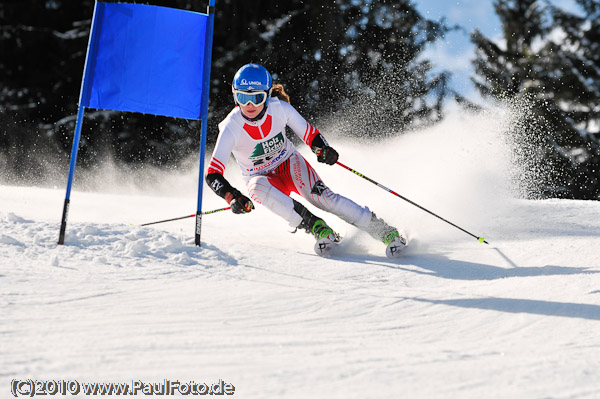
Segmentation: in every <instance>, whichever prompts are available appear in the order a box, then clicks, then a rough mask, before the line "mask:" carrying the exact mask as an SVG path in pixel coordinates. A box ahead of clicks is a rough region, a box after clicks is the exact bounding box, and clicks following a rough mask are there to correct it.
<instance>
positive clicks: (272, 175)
mask: <svg viewBox="0 0 600 399" xmlns="http://www.w3.org/2000/svg"><path fill="white" fill-rule="evenodd" d="M246 184H247V188H248V193H249V195H250V199H252V201H254V202H257V203H259V204H262V205H264V206H265V207H267V208H268V209H269V210H271V211H272V212H273V213H275V214H277V215H279V216H281V217H282V218H284V219H285V220H287V221H288V222H289V224H290V226H291V227H298V226H299V225H300V223H301V222H302V217H301V216H300V215H299V214H298V213H296V211H294V202H293V200H292V198H290V196H289V195H290V193H292V192H295V193H297V194H299V195H300V196H302V197H303V198H304V199H306V200H307V201H308V202H310V203H311V204H312V205H314V206H316V207H317V208H319V209H322V210H324V211H327V212H330V213H333V214H334V215H336V216H338V217H339V218H341V219H342V220H344V221H346V222H347V223H350V224H352V225H354V226H356V227H358V228H360V229H365V228H366V227H367V226H368V225H369V222H370V220H371V211H370V210H369V208H367V207H366V206H365V207H363V206H360V205H358V204H356V203H355V202H354V201H352V200H350V199H348V198H346V197H344V196H342V195H339V194H336V193H334V192H333V191H331V189H329V187H327V186H326V185H325V183H323V181H322V180H321V178H320V177H319V175H318V174H317V173H316V172H315V170H314V169H313V168H312V166H310V164H309V163H308V162H307V161H306V160H305V159H304V157H303V156H302V155H300V154H299V153H298V152H297V151H294V152H293V154H292V155H291V156H290V157H289V158H288V159H287V160H286V161H285V162H283V163H282V164H281V165H279V166H278V167H277V168H276V169H275V170H273V171H271V172H269V173H268V174H265V175H260V176H253V177H251V178H248V179H247V181H246Z"/></svg>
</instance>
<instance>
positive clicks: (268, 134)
mask: <svg viewBox="0 0 600 399" xmlns="http://www.w3.org/2000/svg"><path fill="white" fill-rule="evenodd" d="M232 91H233V99H234V102H235V104H236V107H235V108H234V109H233V110H232V111H231V112H230V113H229V115H227V117H226V118H225V119H224V120H223V121H222V122H221V123H220V124H219V137H218V139H217V143H216V146H215V149H214V151H213V155H212V158H211V160H210V163H209V167H208V170H207V173H206V182H207V184H208V185H209V186H210V187H211V189H212V190H213V191H214V192H215V193H216V194H217V195H219V196H220V197H222V198H224V199H225V201H227V203H228V204H230V206H231V210H232V211H233V212H234V213H236V214H239V213H248V212H250V211H251V210H252V209H254V204H253V201H254V202H257V203H259V204H262V205H264V206H265V207H267V208H268V209H269V210H271V211H272V212H274V213H275V214H277V215H279V216H281V217H282V218H284V219H285V220H286V221H288V223H289V224H290V226H291V227H292V228H296V229H298V228H300V229H304V230H306V232H307V233H312V234H313V235H314V236H315V238H316V239H317V242H316V243H315V252H316V253H317V254H318V255H321V256H327V255H328V254H329V252H330V250H331V249H332V248H333V246H334V245H335V244H336V243H338V242H339V241H340V236H339V235H338V234H337V233H335V232H334V231H333V230H332V229H331V227H329V226H328V225H327V223H325V221H324V220H322V219H320V218H318V217H317V216H315V215H313V214H312V213H311V212H310V211H309V210H308V209H307V208H306V207H305V206H304V205H302V204H301V203H300V202H298V201H296V200H295V199H292V198H291V197H290V196H289V195H290V193H292V192H295V193H297V194H299V195H300V196H302V197H303V198H304V199H305V200H307V201H308V202H309V203H311V204H312V205H314V206H316V207H317V208H319V209H322V210H324V211H327V212H330V213H333V214H334V215H336V216H338V217H340V218H341V219H343V220H344V221H346V222H347V223H350V224H352V225H354V226H356V227H358V228H359V229H362V230H364V231H366V232H367V233H369V234H370V235H371V236H372V237H374V238H375V239H377V240H379V241H382V242H383V243H385V245H387V248H386V254H387V256H388V257H390V258H395V257H397V256H398V255H399V254H400V252H401V251H402V250H403V249H404V248H405V246H406V239H405V238H404V237H403V236H402V235H401V234H400V233H399V232H398V230H397V229H395V228H394V227H392V226H389V225H388V224H387V223H385V222H384V221H383V220H382V219H380V218H378V217H377V216H375V214H374V213H373V212H371V211H370V210H369V208H367V207H366V206H365V207H363V206H360V205H358V204H356V203H355V202H353V201H352V200H350V199H348V198H346V197H343V196H341V195H339V194H336V193H334V192H333V191H331V189H330V188H329V187H328V186H326V185H325V183H324V182H323V181H322V180H321V178H320V177H319V175H318V174H317V173H316V172H315V170H314V169H313V168H312V167H311V165H310V164H309V163H308V162H307V161H306V160H305V159H304V157H303V156H302V155H300V154H299V153H298V151H297V150H296V148H295V147H294V145H293V144H292V142H291V141H290V140H288V139H287V138H286V134H285V127H286V126H289V127H290V128H291V129H292V130H293V131H294V133H295V134H296V135H298V137H300V138H301V139H302V140H303V141H304V142H305V143H306V144H307V145H308V146H309V147H310V148H311V150H312V151H313V152H314V153H315V154H316V155H317V161H318V162H322V163H326V164H328V165H333V164H335V163H336V162H337V160H338V153H337V151H336V150H334V149H333V148H332V147H331V146H330V145H329V144H328V143H327V141H325V138H324V137H323V135H322V134H321V133H320V132H319V131H318V130H317V129H316V128H315V127H314V126H312V125H311V124H309V123H308V122H307V121H306V120H305V119H304V118H303V117H302V116H301V115H300V114H299V113H298V111H296V109H294V107H292V106H291V105H290V104H289V96H288V95H287V94H286V93H285V91H284V90H283V86H282V85H280V84H275V85H274V84H273V82H272V78H271V74H270V73H269V72H268V71H267V70H266V69H265V68H264V67H263V66H261V65H258V64H247V65H244V66H243V67H241V68H240V69H239V70H238V71H237V73H236V74H235V76H234V78H233V85H232ZM231 154H233V156H234V157H235V159H236V161H237V163H238V165H239V166H240V168H241V170H242V177H243V179H244V181H245V182H246V186H247V190H248V195H249V196H250V197H249V198H248V197H247V196H246V195H244V194H242V193H241V192H240V191H239V190H237V189H235V188H234V187H232V186H231V184H229V182H228V181H227V180H226V179H225V177H224V174H225V166H226V165H227V161H228V160H229V157H230V155H231Z"/></svg>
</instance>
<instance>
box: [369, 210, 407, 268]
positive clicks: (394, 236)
mask: <svg viewBox="0 0 600 399" xmlns="http://www.w3.org/2000/svg"><path fill="white" fill-rule="evenodd" d="M366 231H367V233H369V234H370V235H371V237H373V238H375V239H376V240H379V241H381V242H383V243H384V244H385V245H386V248H385V255H386V256H387V257H388V258H390V259H395V258H398V257H399V256H400V255H401V253H402V251H404V249H405V248H406V245H407V242H406V238H405V237H404V236H403V235H402V234H400V233H399V232H398V230H397V229H396V228H394V227H392V226H390V225H389V224H387V223H386V222H384V221H383V219H379V218H378V217H377V216H376V215H375V213H373V212H372V213H371V222H370V223H369V227H367V229H366Z"/></svg>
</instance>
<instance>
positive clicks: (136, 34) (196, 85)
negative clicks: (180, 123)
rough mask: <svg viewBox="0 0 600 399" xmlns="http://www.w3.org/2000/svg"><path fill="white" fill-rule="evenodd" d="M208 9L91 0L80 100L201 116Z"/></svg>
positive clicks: (90, 105)
mask: <svg viewBox="0 0 600 399" xmlns="http://www.w3.org/2000/svg"><path fill="white" fill-rule="evenodd" d="M207 19H208V15H206V14H201V13H197V12H192V11H186V10H180V9H174V8H168V7H159V6H150V5H144V4H127V3H103V2H97V3H96V10H95V12H94V20H93V23H92V31H91V33H90V43H89V48H88V58H89V60H88V61H89V62H88V63H87V67H86V70H85V72H84V77H83V83H82V88H81V98H80V104H79V105H80V106H83V107H88V108H98V109H108V110H117V111H129V112H140V113H145V114H154V115H163V116H171V117H176V118H185V119H200V115H201V105H202V104H201V101H202V100H201V99H202V81H203V68H204V58H205V57H204V55H205V45H206V23H207Z"/></svg>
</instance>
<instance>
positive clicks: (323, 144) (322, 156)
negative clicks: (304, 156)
mask: <svg viewBox="0 0 600 399" xmlns="http://www.w3.org/2000/svg"><path fill="white" fill-rule="evenodd" d="M310 149H311V150H313V152H314V153H315V154H317V161H319V162H321V163H326V164H327V165H333V164H334V163H336V162H337V160H338V153H337V151H336V150H334V149H333V148H331V147H330V146H329V144H328V143H327V141H325V137H323V135H322V134H321V133H319V134H317V135H316V136H315V137H314V138H313V140H312V143H310Z"/></svg>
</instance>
